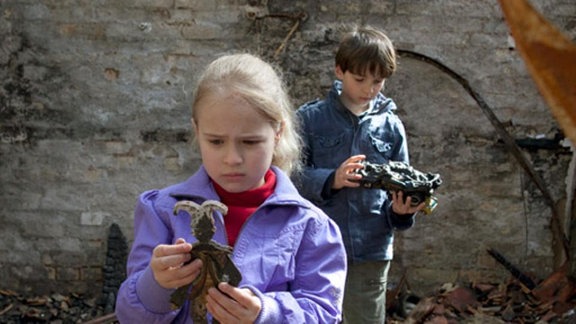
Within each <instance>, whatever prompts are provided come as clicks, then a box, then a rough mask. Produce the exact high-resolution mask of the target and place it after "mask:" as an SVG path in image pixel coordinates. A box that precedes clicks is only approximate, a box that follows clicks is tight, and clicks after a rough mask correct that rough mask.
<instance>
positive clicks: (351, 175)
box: [332, 155, 366, 189]
mask: <svg viewBox="0 0 576 324" xmlns="http://www.w3.org/2000/svg"><path fill="white" fill-rule="evenodd" d="M364 159H366V156H365V155H354V156H351V157H349V158H348V159H346V161H344V162H342V164H340V166H339V167H338V169H336V172H335V174H334V183H333V184H332V189H342V188H344V187H351V188H356V187H359V186H360V183H359V182H358V181H359V180H360V179H362V176H361V175H359V174H358V173H356V170H358V169H362V168H363V167H364V165H363V164H362V161H364Z"/></svg>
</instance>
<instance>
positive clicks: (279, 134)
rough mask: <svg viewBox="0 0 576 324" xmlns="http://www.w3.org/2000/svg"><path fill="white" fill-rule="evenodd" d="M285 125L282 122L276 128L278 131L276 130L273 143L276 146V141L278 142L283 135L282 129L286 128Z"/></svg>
mask: <svg viewBox="0 0 576 324" xmlns="http://www.w3.org/2000/svg"><path fill="white" fill-rule="evenodd" d="M285 126H286V123H285V122H284V121H282V122H281V123H280V126H278V130H276V135H275V136H274V143H276V144H278V141H280V137H281V136H282V134H283V133H284V129H285V128H286V127H285Z"/></svg>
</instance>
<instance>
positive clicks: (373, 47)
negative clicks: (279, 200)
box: [296, 27, 424, 324]
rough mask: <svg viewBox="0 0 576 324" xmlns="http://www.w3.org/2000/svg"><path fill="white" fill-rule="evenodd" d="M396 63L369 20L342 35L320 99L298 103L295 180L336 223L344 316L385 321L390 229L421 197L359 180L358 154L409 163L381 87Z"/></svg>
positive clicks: (401, 225)
mask: <svg viewBox="0 0 576 324" xmlns="http://www.w3.org/2000/svg"><path fill="white" fill-rule="evenodd" d="M395 69H396V53H395V49H394V47H393V45H392V42H391V41H390V40H389V39H388V37H387V36H386V35H385V34H384V33H382V32H381V31H379V30H377V29H374V28H372V27H363V28H357V29H355V30H354V31H352V32H350V33H348V34H346V35H345V36H344V38H343V39H342V41H341V43H340V46H339V48H338V51H337V53H336V58H335V74H336V77H337V79H338V80H337V81H335V82H334V84H333V87H332V89H331V90H330V92H329V94H328V96H327V97H326V98H325V99H324V100H316V101H312V102H309V103H306V104H304V105H303V106H302V107H300V109H298V112H297V114H298V117H299V118H300V121H301V123H302V125H301V126H302V136H303V140H304V158H305V161H304V162H305V167H304V170H303V172H302V174H300V177H299V179H298V181H296V183H298V186H299V188H298V189H299V190H300V192H301V194H302V195H303V196H304V197H305V198H308V199H309V200H311V201H312V202H314V203H315V204H317V205H318V206H320V207H321V208H322V209H323V210H324V211H325V212H326V214H328V215H329V216H330V217H331V218H332V219H334V220H335V221H336V223H337V224H338V225H339V227H340V229H341V232H342V236H343V239H344V244H345V247H346V252H347V259H348V273H347V277H346V285H345V293H344V308H343V317H344V323H352V324H355V323H378V324H381V323H384V322H385V317H386V282H387V276H388V269H389V267H390V261H391V260H392V252H393V238H394V236H393V231H394V230H405V229H408V228H410V227H411V226H412V225H413V224H414V218H415V214H416V212H417V211H419V210H420V209H422V208H423V207H424V203H422V204H420V205H418V206H416V207H411V206H410V202H411V198H410V197H407V198H406V199H404V197H403V196H404V194H403V193H402V192H401V191H399V192H397V193H392V195H391V197H392V200H391V201H390V199H389V197H388V194H387V192H386V191H384V190H378V189H366V188H361V187H360V184H359V183H358V181H359V180H360V179H361V175H359V174H357V172H356V171H357V170H358V169H361V168H362V167H363V165H362V163H361V162H362V161H363V160H366V161H368V162H372V163H379V164H380V163H387V162H388V161H403V162H406V163H408V147H407V140H406V133H405V130H404V126H403V124H402V122H401V121H400V119H399V118H398V117H397V116H396V115H395V114H394V110H395V109H396V105H395V104H394V102H393V101H392V100H391V99H389V98H386V97H385V96H384V95H383V94H381V93H380V90H382V88H383V86H384V82H385V80H386V79H387V78H388V77H390V76H391V75H392V74H393V73H394V71H395Z"/></svg>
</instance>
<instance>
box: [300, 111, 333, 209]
mask: <svg viewBox="0 0 576 324" xmlns="http://www.w3.org/2000/svg"><path fill="white" fill-rule="evenodd" d="M297 117H298V118H299V122H300V125H301V127H302V131H301V134H300V135H301V138H302V143H303V145H302V159H303V161H302V162H303V166H304V167H303V170H302V172H299V173H297V174H296V175H295V176H294V177H293V180H294V184H295V185H296V187H297V188H298V191H299V192H300V194H301V195H302V196H303V197H304V198H306V199H308V200H310V201H312V202H315V203H318V202H322V201H323V200H325V199H326V198H327V197H326V196H325V195H323V193H324V192H325V190H324V188H325V186H326V185H327V183H326V182H327V181H328V180H330V179H331V178H330V176H331V175H332V174H333V173H334V171H335V170H334V169H326V168H317V167H316V166H315V165H313V164H312V163H311V156H310V154H311V153H312V152H311V149H310V135H309V134H310V131H309V130H307V129H306V127H307V123H305V122H304V120H305V116H304V113H303V112H302V110H298V112H297ZM330 181H331V180H330Z"/></svg>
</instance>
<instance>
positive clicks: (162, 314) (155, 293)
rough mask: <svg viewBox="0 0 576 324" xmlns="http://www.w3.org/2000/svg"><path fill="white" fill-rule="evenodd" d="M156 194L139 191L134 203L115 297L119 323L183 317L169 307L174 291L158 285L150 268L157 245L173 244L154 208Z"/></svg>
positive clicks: (154, 321) (155, 192)
mask: <svg viewBox="0 0 576 324" xmlns="http://www.w3.org/2000/svg"><path fill="white" fill-rule="evenodd" d="M157 194H158V192H157V191H149V192H146V193H144V194H142V195H141V196H140V200H139V201H138V203H137V206H136V210H135V214H134V243H133V244H132V249H131V252H130V255H129V256H128V262H127V278H126V280H125V281H124V282H123V283H122V285H121V286H120V289H119V291H118V297H117V299H116V310H115V312H116V316H117V318H118V320H119V322H120V323H172V322H173V321H175V320H177V319H178V318H180V319H183V320H185V316H184V315H185V314H183V313H186V312H185V311H182V309H179V310H172V309H171V308H170V294H171V293H172V291H173V290H170V289H165V288H163V287H161V286H160V285H159V284H158V283H157V282H156V280H155V279H154V275H153V273H152V270H151V269H150V267H149V263H150V258H151V256H152V251H153V249H154V248H155V247H156V245H158V244H170V243H172V235H171V234H170V230H169V227H168V226H167V224H166V223H165V222H164V221H163V220H162V218H161V217H160V216H159V215H158V213H157V211H156V210H155V208H154V201H155V198H156V196H157ZM186 307H187V305H186ZM183 308H184V307H183ZM176 322H178V321H176Z"/></svg>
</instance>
